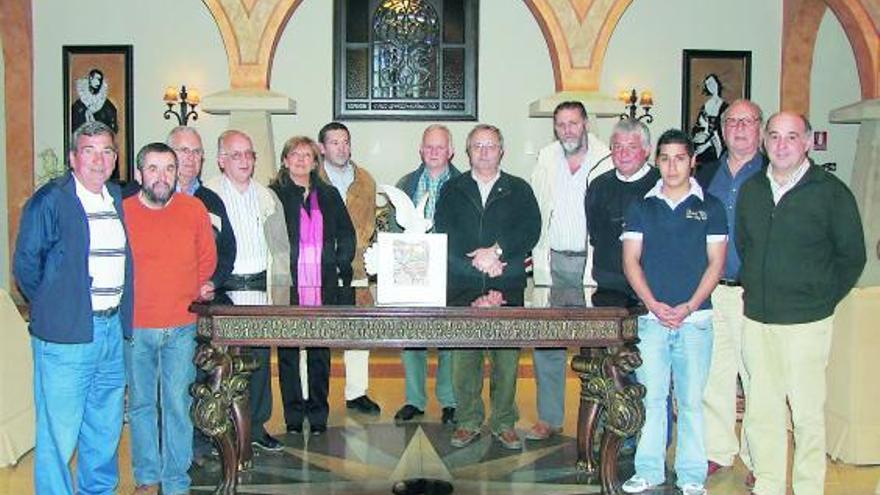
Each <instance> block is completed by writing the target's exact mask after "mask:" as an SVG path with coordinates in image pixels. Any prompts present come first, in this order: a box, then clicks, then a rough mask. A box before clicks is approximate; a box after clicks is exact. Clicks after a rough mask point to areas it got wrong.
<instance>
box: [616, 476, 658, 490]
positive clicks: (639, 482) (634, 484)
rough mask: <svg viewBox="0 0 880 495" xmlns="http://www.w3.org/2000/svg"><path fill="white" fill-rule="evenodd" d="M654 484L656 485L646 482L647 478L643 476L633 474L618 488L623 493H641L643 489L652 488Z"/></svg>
mask: <svg viewBox="0 0 880 495" xmlns="http://www.w3.org/2000/svg"><path fill="white" fill-rule="evenodd" d="M654 486H656V485H652V484H650V483H648V480H646V479H645V478H642V477H641V476H639V475H634V476H633V477H632V478H630V479H628V480H626V483H624V484H623V486H621V487H620V488H621V490H623V491H624V493H642V492H643V491H645V490H650V489H651V488H654Z"/></svg>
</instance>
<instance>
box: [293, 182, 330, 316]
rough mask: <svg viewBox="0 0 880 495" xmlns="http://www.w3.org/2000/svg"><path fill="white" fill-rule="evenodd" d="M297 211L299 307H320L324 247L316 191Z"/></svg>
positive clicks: (322, 220) (322, 227)
mask: <svg viewBox="0 0 880 495" xmlns="http://www.w3.org/2000/svg"><path fill="white" fill-rule="evenodd" d="M308 202H309V204H308V210H307V209H306V204H305V202H303V204H302V205H301V206H300V207H299V257H298V259H297V265H296V268H297V271H296V278H297V280H296V288H297V290H298V292H299V304H300V306H320V305H321V248H322V246H323V244H324V216H323V215H321V209H320V208H319V207H318V191H317V190H316V189H315V190H312V193H311V194H309V198H308Z"/></svg>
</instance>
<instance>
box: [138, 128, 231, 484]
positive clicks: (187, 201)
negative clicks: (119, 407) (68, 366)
mask: <svg viewBox="0 0 880 495" xmlns="http://www.w3.org/2000/svg"><path fill="white" fill-rule="evenodd" d="M135 178H136V179H137V180H138V182H140V183H141V190H140V192H138V194H137V195H135V196H131V197H129V198H128V199H126V200H125V201H124V202H123V208H124V210H125V220H126V221H125V223H126V228H127V230H128V235H129V241H130V243H131V248H132V257H133V258H134V273H135V283H134V294H135V302H134V325H133V326H134V332H133V337H132V342H131V344H130V345H126V346H125V365H126V375H127V380H128V387H129V388H128V394H129V424H130V427H131V452H132V455H131V458H132V468H133V470H134V479H135V482H136V484H137V489H136V490H135V492H134V493H135V494H138V495H151V494H158V493H159V487H160V486H161V488H162V493H163V494H166V495H179V494H184V493H189V487H190V478H189V474H187V471H188V470H189V467H190V463H191V461H192V429H193V425H192V421H191V419H190V416H189V408H190V403H191V402H192V399H191V398H190V395H189V386H190V384H191V383H192V382H193V380H194V378H195V375H196V370H195V367H194V365H193V361H192V360H193V354H194V352H195V347H196V343H195V333H196V325H195V323H196V315H195V314H193V313H190V312H189V309H188V307H189V305H190V303H191V302H192V301H194V300H196V299H210V298H211V297H213V285H212V284H211V283H210V278H211V274H212V273H214V268H215V266H216V264H217V250H216V247H215V244H214V235H213V232H212V231H211V222H210V219H209V217H208V212H207V210H206V209H205V207H204V206H203V205H202V203H201V202H200V201H199V200H197V199H195V198H192V197H189V196H187V195H186V194H180V193H175V192H174V191H175V189H176V183H177V157H176V155H175V154H174V151H173V150H172V149H171V148H169V147H168V146H167V145H165V144H163V143H151V144H148V145H146V146H144V147H143V148H141V150H140V151H139V152H138V156H137V170H136V171H135ZM157 398H158V400H157ZM159 402H161V404H162V407H161V414H162V418H161V432H160V431H159V421H158V420H159V417H158V414H159V408H158V403H159Z"/></svg>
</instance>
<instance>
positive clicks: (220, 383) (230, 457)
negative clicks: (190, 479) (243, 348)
mask: <svg viewBox="0 0 880 495" xmlns="http://www.w3.org/2000/svg"><path fill="white" fill-rule="evenodd" d="M193 361H194V362H195V364H196V366H198V367H199V368H201V369H202V370H204V371H205V372H207V374H208V379H207V380H206V381H205V383H194V384H193V385H192V388H191V390H190V393H191V394H192V396H193V397H194V398H195V400H194V401H193V405H192V410H191V411H190V413H191V415H192V418H193V425H194V426H195V427H196V428H198V429H199V430H200V431H201V432H202V433H204V434H205V435H207V436H208V437H209V438H211V439H212V440H213V441H214V444H215V445H216V446H217V449H218V450H219V452H220V461H221V465H222V470H221V475H220V482H219V483H218V484H217V488H216V489H215V490H214V493H215V494H217V495H234V494H235V493H236V485H237V483H238V471H239V469H243V468H246V467H248V466H249V465H250V460H251V457H250V456H248V457H245V456H244V454H247V453H249V452H251V450H250V448H251V446H250V438H249V436H250V419H249V416H248V414H247V411H248V405H247V400H248V379H249V377H250V373H251V371H253V370H254V369H256V366H257V364H256V362H255V361H254V360H253V359H252V358H250V356H241V355H237V354H235V355H232V354H230V353H229V352H227V351H226V349H225V348H224V347H219V346H218V347H214V346H213V345H211V343H210V342H208V341H203V342H201V343H200V344H199V346H198V349H197V350H196V355H195V358H194V359H193ZM242 418H243V419H244V421H242ZM243 441H244V443H243Z"/></svg>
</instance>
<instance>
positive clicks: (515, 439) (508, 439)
mask: <svg viewBox="0 0 880 495" xmlns="http://www.w3.org/2000/svg"><path fill="white" fill-rule="evenodd" d="M492 435H493V436H494V437H495V438H497V439H498V441H499V442H501V445H502V446H503V447H504V448H505V449H507V450H522V440H520V438H519V435H517V434H516V430H514V429H513V428H508V429H506V430H503V431H500V432H498V433H492Z"/></svg>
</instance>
